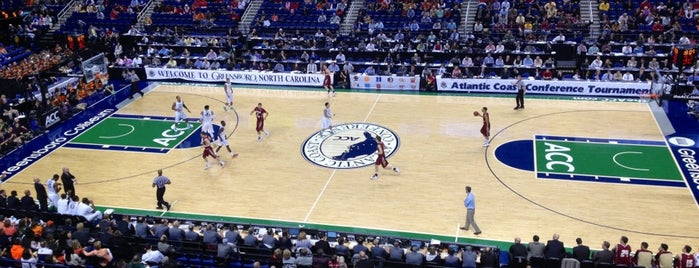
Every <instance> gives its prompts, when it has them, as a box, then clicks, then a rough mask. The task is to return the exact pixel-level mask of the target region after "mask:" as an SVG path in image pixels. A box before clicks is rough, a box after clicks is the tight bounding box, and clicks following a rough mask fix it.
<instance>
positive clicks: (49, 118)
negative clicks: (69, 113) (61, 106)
mask: <svg viewBox="0 0 699 268" xmlns="http://www.w3.org/2000/svg"><path fill="white" fill-rule="evenodd" d="M58 112H59V110H58V108H54V109H53V110H51V111H49V112H47V113H46V114H45V115H44V128H50V127H52V126H53V125H55V124H56V123H58V122H60V121H61V117H59V116H58Z"/></svg>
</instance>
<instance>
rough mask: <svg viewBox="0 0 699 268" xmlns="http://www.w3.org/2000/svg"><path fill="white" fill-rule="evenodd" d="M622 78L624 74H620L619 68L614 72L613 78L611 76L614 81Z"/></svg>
mask: <svg viewBox="0 0 699 268" xmlns="http://www.w3.org/2000/svg"><path fill="white" fill-rule="evenodd" d="M623 78H624V75H623V74H621V71H620V70H617V71H616V72H615V73H614V78H613V79H612V80H613V81H616V82H619V81H622V79H623Z"/></svg>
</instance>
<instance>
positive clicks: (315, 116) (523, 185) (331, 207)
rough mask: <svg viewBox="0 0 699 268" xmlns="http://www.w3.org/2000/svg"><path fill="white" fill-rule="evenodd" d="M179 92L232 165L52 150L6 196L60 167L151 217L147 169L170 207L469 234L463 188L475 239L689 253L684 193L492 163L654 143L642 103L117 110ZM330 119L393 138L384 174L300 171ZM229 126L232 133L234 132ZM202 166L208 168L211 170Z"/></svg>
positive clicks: (194, 99) (290, 96) (386, 101)
mask: <svg viewBox="0 0 699 268" xmlns="http://www.w3.org/2000/svg"><path fill="white" fill-rule="evenodd" d="M177 95H179V96H181V97H182V99H183V100H184V102H185V103H186V104H187V106H188V107H189V108H190V109H191V110H192V113H191V114H189V116H190V117H196V116H197V115H198V113H199V112H200V111H201V110H202V109H203V106H204V105H207V104H208V105H211V107H212V109H213V110H214V112H215V113H216V115H217V120H226V121H227V122H228V124H229V131H231V130H232V129H233V128H234V127H236V129H235V131H234V132H233V133H232V136H231V137H230V139H229V141H230V143H231V147H232V148H233V150H234V151H236V152H237V153H239V154H240V156H239V157H237V158H235V159H231V158H230V157H228V156H227V154H226V153H224V152H225V149H222V151H221V152H222V154H221V155H222V156H223V159H224V160H225V162H226V166H225V167H223V168H221V167H219V166H213V167H212V168H211V169H209V170H204V162H203V160H202V159H201V157H200V155H201V152H202V149H201V148H200V147H196V148H187V149H176V150H172V151H170V152H169V153H167V154H153V153H136V152H121V151H107V150H90V149H75V148H61V149H58V150H56V151H54V152H53V153H51V154H50V155H48V156H47V157H45V158H43V159H42V160H40V161H37V162H36V163H35V164H33V165H32V166H30V167H29V168H27V169H25V170H24V171H23V172H22V173H20V174H18V175H16V176H15V177H14V178H12V180H11V181H9V182H8V183H5V184H4V185H3V188H4V189H6V190H24V189H29V187H31V185H29V184H28V183H29V182H31V179H32V178H33V177H35V176H39V177H41V178H42V180H43V178H48V177H49V176H51V175H52V174H53V173H57V172H60V169H61V167H63V166H68V167H70V168H71V171H72V173H73V174H75V175H76V176H77V178H78V180H79V183H78V184H77V185H76V189H77V192H78V194H79V195H80V196H87V197H90V198H92V199H93V200H94V201H95V202H96V204H98V205H101V206H115V207H128V208H139V209H153V210H155V206H156V204H155V190H154V189H153V188H151V182H152V179H153V178H154V177H155V175H156V173H155V170H157V169H159V168H162V169H164V174H165V175H166V176H168V177H170V179H171V180H172V181H173V184H172V185H171V186H170V187H169V188H168V189H167V193H166V196H165V197H166V199H167V200H169V201H170V202H173V201H176V203H175V204H174V205H173V208H172V209H173V211H179V212H190V213H207V214H220V215H230V216H240V217H253V218H265V219H279V220H289V221H298V222H313V223H323V224H333V225H348V226H359V227H368V228H378V229H390V230H402V231H410V232H424V233H434V234H441V235H459V236H465V237H475V236H474V235H473V234H472V231H471V232H465V231H458V229H457V228H458V226H459V225H460V224H461V225H462V224H463V223H464V215H465V210H464V207H463V198H464V186H465V185H470V186H472V187H473V191H474V193H475V195H476V198H477V210H476V211H477V212H476V220H477V222H478V224H479V225H480V227H481V229H482V230H483V234H481V235H480V236H479V237H480V238H483V239H493V240H505V241H511V240H512V239H513V238H514V237H522V238H523V240H524V241H529V240H530V238H531V236H532V235H534V234H538V235H540V236H541V237H542V240H548V239H550V237H551V235H552V234H553V233H558V234H560V235H561V240H562V241H564V242H565V244H566V245H568V246H572V245H574V240H575V238H576V237H581V238H583V240H584V241H585V244H588V245H590V246H591V247H593V248H600V244H601V242H602V241H603V240H608V241H610V242H612V244H614V243H616V242H617V241H618V239H619V237H620V236H621V235H626V236H628V237H629V238H630V243H631V245H633V248H634V249H636V248H638V245H640V243H641V241H646V242H648V243H649V244H650V245H651V248H652V249H653V250H655V249H657V247H658V246H659V244H660V243H668V244H669V245H670V250H671V251H673V252H680V249H681V246H683V245H685V244H689V245H692V246H695V247H696V246H699V245H697V244H696V243H697V241H699V225H697V224H696V219H697V218H699V209H698V208H697V205H696V204H695V202H694V201H693V198H692V196H691V194H690V192H689V191H688V190H687V189H685V188H677V187H659V186H644V185H624V184H610V183H595V182H576V181H562V180H543V179H537V178H536V177H535V175H534V173H533V172H531V171H524V170H521V169H516V168H512V167H509V166H508V165H505V164H503V163H502V162H500V161H499V160H498V159H497V158H496V157H495V156H494V153H493V152H494V150H495V149H496V148H498V146H500V145H502V144H504V143H507V142H509V141H512V140H520V139H525V140H527V139H529V140H530V139H532V137H533V136H534V135H552V136H571V137H595V138H607V137H612V138H619V139H630V140H649V141H663V136H662V134H661V131H660V130H659V128H658V126H657V124H656V123H655V120H654V118H653V115H652V114H651V113H650V111H649V108H648V104H645V103H619V102H591V101H569V100H553V99H527V104H526V105H527V108H526V110H522V111H514V110H513V109H512V108H513V106H514V99H513V98H507V97H469V96H446V95H439V96H424V95H422V96H418V95H406V94H391V93H360V92H352V93H345V92H343V93H338V95H337V96H336V97H334V98H328V96H327V95H326V94H325V93H324V92H320V91H305V90H286V89H257V88H256V89H253V88H243V87H238V88H236V89H235V96H236V97H235V98H236V99H235V107H236V111H235V112H233V111H228V112H226V111H224V110H223V102H224V101H225V96H224V94H223V89H222V88H221V87H212V86H196V85H174V84H163V85H159V86H157V87H156V88H154V89H153V90H151V91H150V92H148V93H147V94H146V96H145V97H144V98H141V99H138V100H136V101H134V102H133V103H130V104H128V105H127V106H126V107H124V108H123V109H121V110H119V111H118V112H117V114H129V115H148V116H173V113H172V111H171V110H170V105H171V104H172V102H173V101H174V99H175V96H177ZM326 101H329V102H330V103H331V108H332V110H333V112H334V113H336V117H335V119H334V123H335V124H339V123H350V122H357V123H362V122H365V123H371V124H377V125H380V126H383V127H386V128H389V129H391V130H393V131H394V132H395V133H396V134H397V135H398V136H399V138H400V147H399V149H398V150H397V151H396V152H395V154H393V155H392V156H391V157H390V158H389V161H390V162H391V164H395V165H397V166H399V167H400V168H401V174H400V175H399V176H396V175H394V174H391V172H389V171H382V172H381V177H380V179H379V180H378V181H371V180H369V177H370V176H371V175H372V174H373V166H367V167H363V168H357V169H329V168H323V167H320V166H317V165H314V164H312V163H310V162H308V161H307V160H306V159H305V158H304V157H303V156H302V154H301V145H302V143H303V142H304V141H305V140H306V139H307V138H308V137H310V136H311V135H313V134H314V133H315V132H317V131H318V130H319V128H320V120H321V115H322V111H323V104H324V102H326ZM258 102H261V103H262V104H263V107H265V109H267V111H268V112H269V117H268V119H267V121H266V123H265V127H266V129H267V130H268V131H270V132H271V135H270V136H269V137H267V138H265V139H264V140H263V141H262V142H257V141H256V138H257V134H256V133H255V131H254V128H255V125H254V124H255V119H254V117H251V116H250V111H251V110H252V109H253V107H255V105H256V104H257V103H258ZM482 106H487V107H488V108H489V110H490V114H491V121H492V134H493V139H492V142H491V146H490V147H489V148H484V147H482V146H481V145H482V143H483V139H482V137H481V135H480V133H479V129H480V127H481V120H480V118H476V117H473V116H472V115H471V113H472V111H474V110H480V108H481V107H482ZM236 122H237V124H236ZM212 164H213V162H212Z"/></svg>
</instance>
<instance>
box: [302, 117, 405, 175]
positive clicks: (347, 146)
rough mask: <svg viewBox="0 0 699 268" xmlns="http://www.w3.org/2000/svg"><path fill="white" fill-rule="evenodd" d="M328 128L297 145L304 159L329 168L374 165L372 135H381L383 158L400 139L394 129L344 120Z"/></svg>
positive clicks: (374, 144) (374, 152) (396, 148)
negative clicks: (329, 129) (344, 121)
mask: <svg viewBox="0 0 699 268" xmlns="http://www.w3.org/2000/svg"><path fill="white" fill-rule="evenodd" d="M331 131H332V132H331ZM331 131H328V130H321V131H318V132H316V133H314V134H313V135H311V136H310V137H308V139H306V141H305V142H304V143H303V144H302V145H301V154H302V155H303V157H304V158H306V160H308V162H311V163H313V164H315V165H318V166H321V167H325V168H332V169H352V168H360V167H366V166H371V165H374V162H375V161H376V157H377V156H376V145H377V142H376V139H375V138H374V137H376V136H381V141H382V142H383V144H384V153H385V154H386V158H388V157H390V156H391V155H393V154H394V153H395V152H396V151H398V148H399V147H400V139H399V138H398V135H396V133H395V132H393V131H392V130H390V129H388V128H386V127H383V126H379V125H376V124H369V123H346V124H341V125H337V126H333V127H332V128H331Z"/></svg>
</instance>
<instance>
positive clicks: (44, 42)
mask: <svg viewBox="0 0 699 268" xmlns="http://www.w3.org/2000/svg"><path fill="white" fill-rule="evenodd" d="M80 3H81V1H80V0H72V1H70V3H68V4H67V5H66V6H65V7H64V8H63V9H62V10H61V12H59V13H58V15H56V21H55V23H54V24H53V27H51V29H49V30H48V31H46V33H44V34H43V35H41V37H40V38H39V46H40V47H42V48H53V47H54V46H55V44H56V43H58V42H56V40H55V38H57V37H58V34H60V33H56V32H57V31H58V30H59V29H61V25H64V24H65V23H66V20H68V18H70V16H71V15H73V12H74V11H75V9H76V8H77V6H78V5H79V4H80ZM85 27H87V26H85Z"/></svg>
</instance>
